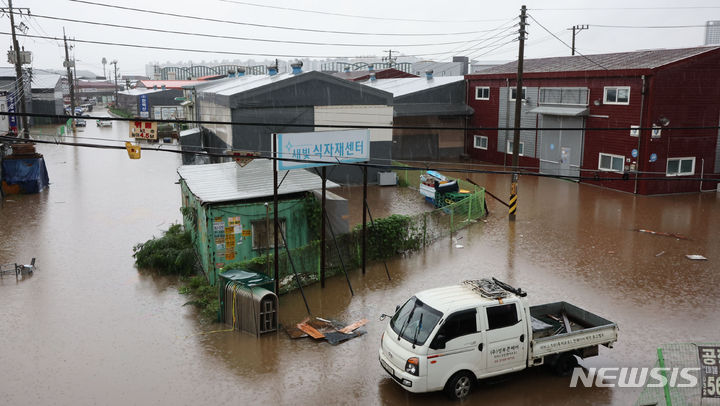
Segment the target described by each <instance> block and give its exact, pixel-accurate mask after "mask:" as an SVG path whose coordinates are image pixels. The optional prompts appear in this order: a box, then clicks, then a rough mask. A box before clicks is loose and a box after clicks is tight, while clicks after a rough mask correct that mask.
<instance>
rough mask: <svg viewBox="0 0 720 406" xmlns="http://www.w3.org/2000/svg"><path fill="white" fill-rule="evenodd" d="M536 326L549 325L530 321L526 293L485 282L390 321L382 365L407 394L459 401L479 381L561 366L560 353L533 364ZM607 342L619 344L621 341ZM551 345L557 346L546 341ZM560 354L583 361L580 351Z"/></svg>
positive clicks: (402, 309) (419, 300) (410, 304)
mask: <svg viewBox="0 0 720 406" xmlns="http://www.w3.org/2000/svg"><path fill="white" fill-rule="evenodd" d="M495 282H497V284H496V283H495ZM501 285H504V286H505V287H506V288H507V289H505V288H503V287H501ZM508 289H509V290H508ZM602 320H603V321H605V320H604V319H602ZM608 323H609V322H608ZM538 324H539V325H541V326H542V325H543V324H545V323H542V322H540V321H539V320H537V319H535V318H534V317H533V316H531V312H530V307H529V306H528V303H527V299H526V297H525V292H522V291H521V290H519V289H515V288H512V287H510V286H509V285H506V284H503V283H502V282H500V281H496V280H495V281H490V280H488V279H482V280H476V281H466V282H464V283H463V284H461V285H455V286H447V287H443V288H435V289H430V290H425V291H422V292H419V293H417V294H415V295H414V296H413V297H411V298H410V299H409V300H408V301H406V302H405V303H404V304H403V305H402V306H399V307H398V309H397V311H396V312H395V314H394V315H393V316H392V318H391V320H390V323H389V324H388V325H387V327H386V329H385V332H384V333H383V336H382V339H381V347H380V350H379V358H380V364H381V365H382V367H383V369H385V371H386V372H387V373H388V374H389V375H390V376H391V377H392V378H393V379H394V380H395V381H396V382H397V383H398V384H400V385H401V386H402V387H403V388H405V389H406V390H408V391H410V392H430V391H438V390H444V391H445V392H446V393H447V395H448V396H449V397H451V398H454V399H462V398H464V397H466V396H467V395H468V394H469V393H470V391H471V389H472V387H473V385H474V384H475V382H476V381H477V380H478V379H482V378H487V377H491V376H495V375H501V374H506V373H510V372H515V371H519V370H522V369H524V368H526V367H529V366H535V365H541V364H542V363H543V362H544V360H545V357H549V358H550V359H553V360H554V359H555V358H557V354H558V353H557V352H555V353H552V354H551V353H546V354H543V356H542V357H533V355H532V350H531V348H530V347H529V343H530V342H531V339H532V338H533V326H537V325H538ZM577 325H579V324H577V323H576V326H577ZM545 326H547V327H550V328H551V327H552V326H550V325H548V324H545ZM612 327H613V332H614V331H615V329H616V327H615V326H614V324H612ZM570 328H571V327H570ZM571 329H572V328H571ZM546 330H547V329H546ZM558 333H559V331H558ZM603 337H604V338H606V339H609V340H610V341H614V340H615V339H616V337H617V336H616V335H614V336H612V335H610V336H603ZM548 339H552V338H550V337H544V338H543V340H548ZM565 345H567V344H565ZM582 345H585V344H582ZM592 345H597V344H596V343H591V346H592ZM553 348H555V347H553ZM557 348H558V350H559V351H563V350H567V351H572V353H573V354H577V355H581V354H582V351H581V350H582V348H570V347H562V346H560V347H557ZM571 366H573V367H574V365H571Z"/></svg>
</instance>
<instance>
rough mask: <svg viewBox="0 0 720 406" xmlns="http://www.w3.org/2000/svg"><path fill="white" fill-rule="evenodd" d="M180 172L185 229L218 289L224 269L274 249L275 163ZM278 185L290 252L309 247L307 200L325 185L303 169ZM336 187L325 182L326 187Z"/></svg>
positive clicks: (193, 168) (259, 161) (222, 165)
mask: <svg viewBox="0 0 720 406" xmlns="http://www.w3.org/2000/svg"><path fill="white" fill-rule="evenodd" d="M177 173H178V175H179V176H180V189H181V193H182V207H183V209H182V211H183V222H184V225H185V229H186V230H190V233H191V235H192V239H193V243H194V244H195V249H196V251H197V253H198V255H199V256H200V262H201V263H202V267H203V270H204V271H205V273H206V275H207V276H208V280H209V281H210V284H212V285H215V284H216V282H217V281H218V273H219V272H220V270H221V269H222V268H223V267H225V266H227V265H229V264H232V263H237V262H242V261H246V260H249V259H252V258H255V257H259V256H262V255H265V254H266V253H267V252H268V250H272V249H273V248H274V246H273V229H274V228H273V212H272V210H273V202H272V200H273V170H272V161H271V160H268V159H262V158H258V159H254V160H253V161H251V162H250V163H248V164H247V165H245V166H242V167H241V166H240V165H238V164H237V163H236V162H225V163H219V164H208V165H183V166H181V167H180V168H178V170H177ZM278 180H282V183H281V185H280V188H279V189H278V216H279V219H280V227H282V230H283V232H284V233H285V236H286V238H287V242H288V246H289V247H288V248H289V249H291V250H292V249H295V248H299V247H302V246H305V245H307V244H308V243H309V242H310V235H309V229H308V223H307V215H306V213H305V204H304V199H305V197H306V194H307V192H310V191H312V190H314V189H320V188H322V181H321V179H320V177H319V176H317V175H315V174H313V173H311V172H308V171H306V170H304V169H296V170H292V171H279V172H278ZM338 186H339V185H337V184H336V183H334V182H331V181H328V182H327V187H328V188H332V187H338ZM280 244H281V245H282V240H281V242H280ZM283 249H284V248H283Z"/></svg>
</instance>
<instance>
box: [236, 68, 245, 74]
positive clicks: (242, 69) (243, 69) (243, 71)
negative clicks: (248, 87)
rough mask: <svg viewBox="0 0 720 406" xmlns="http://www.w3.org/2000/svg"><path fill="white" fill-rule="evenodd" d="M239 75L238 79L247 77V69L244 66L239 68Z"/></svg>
mask: <svg viewBox="0 0 720 406" xmlns="http://www.w3.org/2000/svg"><path fill="white" fill-rule="evenodd" d="M237 75H238V77H240V76H245V67H244V66H238V67H237Z"/></svg>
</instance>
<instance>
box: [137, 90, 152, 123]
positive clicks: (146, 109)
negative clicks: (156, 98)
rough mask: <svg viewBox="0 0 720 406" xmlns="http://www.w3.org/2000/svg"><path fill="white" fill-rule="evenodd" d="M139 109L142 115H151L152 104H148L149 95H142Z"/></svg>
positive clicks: (147, 116)
mask: <svg viewBox="0 0 720 406" xmlns="http://www.w3.org/2000/svg"><path fill="white" fill-rule="evenodd" d="M138 104H139V107H140V108H139V110H140V117H142V118H149V117H150V105H149V104H148V96H147V95H146V94H141V95H140V101H139V103H138Z"/></svg>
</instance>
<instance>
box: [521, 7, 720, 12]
mask: <svg viewBox="0 0 720 406" xmlns="http://www.w3.org/2000/svg"><path fill="white" fill-rule="evenodd" d="M718 8H720V6H674V7H657V6H652V7H572V8H533V9H532V10H533V11H592V10H639V11H643V12H648V11H653V10H702V9H718Z"/></svg>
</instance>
